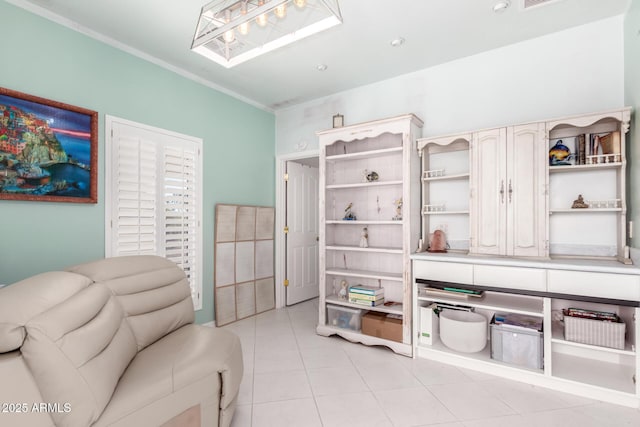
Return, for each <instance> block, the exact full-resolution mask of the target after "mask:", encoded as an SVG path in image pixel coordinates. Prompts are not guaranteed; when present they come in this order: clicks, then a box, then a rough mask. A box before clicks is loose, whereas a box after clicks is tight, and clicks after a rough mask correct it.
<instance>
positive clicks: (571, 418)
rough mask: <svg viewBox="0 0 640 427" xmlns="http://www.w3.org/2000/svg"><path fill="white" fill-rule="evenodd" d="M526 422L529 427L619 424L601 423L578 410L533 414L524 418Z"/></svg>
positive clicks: (608, 426)
mask: <svg viewBox="0 0 640 427" xmlns="http://www.w3.org/2000/svg"><path fill="white" fill-rule="evenodd" d="M526 420H527V422H528V423H529V425H531V426H544V427H567V426H580V427H603V426H607V427H614V426H615V427H619V426H621V424H617V423H616V422H615V421H613V422H612V421H607V422H605V423H603V422H602V421H599V420H596V419H595V418H591V417H590V416H588V415H585V414H584V413H583V412H582V411H581V410H580V409H558V410H555V411H544V412H534V413H531V414H528V415H527V417H526Z"/></svg>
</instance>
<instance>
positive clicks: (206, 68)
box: [7, 0, 631, 110]
mask: <svg viewBox="0 0 640 427" xmlns="http://www.w3.org/2000/svg"><path fill="white" fill-rule="evenodd" d="M7 1H8V2H9V3H12V4H14V5H17V6H20V7H23V8H25V9H27V10H30V11H32V12H35V13H37V14H40V15H42V16H45V17H47V18H49V19H52V20H54V21H57V22H61V23H63V24H65V25H68V26H69V27H71V28H73V29H76V30H78V31H81V32H84V33H88V34H89V35H92V36H94V37H96V38H98V39H101V40H103V41H107V42H108V43H111V44H114V45H116V46H117V47H120V48H123V49H125V50H127V51H129V52H132V53H134V54H137V55H139V56H142V57H145V58H146V59H150V60H152V61H153V62H156V63H158V64H160V65H163V66H165V67H167V68H170V69H173V70H175V71H178V72H179V73H181V74H184V75H187V76H189V77H191V78H194V79H196V80H198V81H201V82H203V83H205V84H207V85H209V86H212V87H215V88H217V89H221V90H222V91H224V92H226V93H229V94H232V95H233V96H236V97H238V98H240V99H242V100H245V101H248V102H250V103H252V104H254V105H258V106H260V107H262V108H266V109H269V110H277V109H280V108H285V107H288V106H290V105H294V104H298V103H301V102H304V101H307V100H310V99H314V98H318V97H322V96H326V95H330V94H332V93H336V92H340V91H343V90H346V89H350V88H353V87H357V86H362V85H365V84H368V83H372V82H376V81H380V80H385V79H388V78H392V77H395V76H398V75H402V74H406V73H409V72H412V71H416V70H419V69H423V68H428V67H431V66H434V65H437V64H440V63H443V62H447V61H451V60H454V59H457V58H462V57H465V56H469V55H473V54H477V53H480V52H483V51H487V50H491V49H495V48H497V47H500V46H505V45H508V44H512V43H516V42H519V41H523V40H526V39H530V38H534V37H538V36H542V35H545V34H548V33H552V32H556V31H560V30H563V29H566V28H570V27H574V26H578V25H582V24H586V23H589V22H593V21H596V20H600V19H604V18H607V17H611V16H614V15H620V14H622V13H624V12H626V10H627V8H628V7H629V4H630V1H631V0H553V1H550V2H548V3H547V4H546V5H544V6H538V7H535V8H531V9H529V10H526V11H525V10H523V9H522V6H521V3H522V2H523V0H511V7H510V8H508V9H507V10H506V11H504V12H503V13H500V14H496V13H494V12H493V10H492V7H493V5H494V4H495V3H496V0H339V3H340V8H341V11H342V16H343V19H344V23H343V25H340V26H338V27H334V28H332V29H330V30H328V31H326V32H324V33H320V34H316V35H314V36H311V37H310V38H307V39H304V40H302V41H300V42H297V43H295V44H292V45H289V46H285V47H283V48H281V49H279V50H276V51H273V52H270V53H268V54H266V55H264V56H262V57H258V58H256V59H253V60H250V61H248V62H245V63H243V64H240V65H238V66H236V67H234V68H231V69H225V68H224V67H222V66H220V65H218V64H215V63H213V62H211V61H208V60H207V59H206V58H204V57H202V56H200V55H198V54H196V53H193V52H191V51H190V49H189V48H190V46H191V40H192V37H193V34H194V31H195V26H196V23H197V20H198V16H199V12H200V9H201V7H202V6H203V5H204V4H205V3H208V2H209V0H109V1H98V0H93V1H92V0H84V1H78V0H7ZM398 36H401V37H403V38H404V39H406V43H405V44H404V45H402V46H401V47H398V48H393V47H391V46H390V44H389V42H390V40H392V39H394V38H396V37H398ZM320 63H324V64H326V65H327V66H328V69H327V70H326V71H324V72H320V71H317V70H316V66H317V65H318V64H320Z"/></svg>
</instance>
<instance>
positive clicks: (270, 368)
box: [253, 350, 304, 373]
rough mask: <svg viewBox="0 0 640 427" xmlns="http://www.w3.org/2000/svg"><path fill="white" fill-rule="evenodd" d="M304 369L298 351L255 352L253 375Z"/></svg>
mask: <svg viewBox="0 0 640 427" xmlns="http://www.w3.org/2000/svg"><path fill="white" fill-rule="evenodd" d="M302 369H304V365H303V364H302V358H301V357H300V353H299V352H298V351H288V350H285V351H262V352H256V356H255V366H254V368H253V370H254V372H255V373H265V372H283V371H297V370H302Z"/></svg>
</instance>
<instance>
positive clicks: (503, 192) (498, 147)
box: [470, 128, 507, 255]
mask: <svg viewBox="0 0 640 427" xmlns="http://www.w3.org/2000/svg"><path fill="white" fill-rule="evenodd" d="M472 145H473V147H472V157H473V160H472V171H471V175H472V178H471V181H472V198H473V200H472V203H471V208H472V212H471V222H472V226H471V248H470V251H471V252H472V253H479V254H487V255H503V254H505V246H506V230H505V224H506V210H505V206H506V202H507V200H506V198H507V187H506V185H507V183H506V182H505V181H506V164H505V159H506V148H507V147H506V128H500V129H491V130H487V131H482V132H476V133H475V134H474V135H473V144H472Z"/></svg>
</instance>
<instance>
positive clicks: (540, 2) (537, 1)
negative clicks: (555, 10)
mask: <svg viewBox="0 0 640 427" xmlns="http://www.w3.org/2000/svg"><path fill="white" fill-rule="evenodd" d="M557 1H558V0H522V8H523V9H524V10H527V9H531V8H533V7H538V6H544V5H547V4H550V3H555V2H557Z"/></svg>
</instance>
